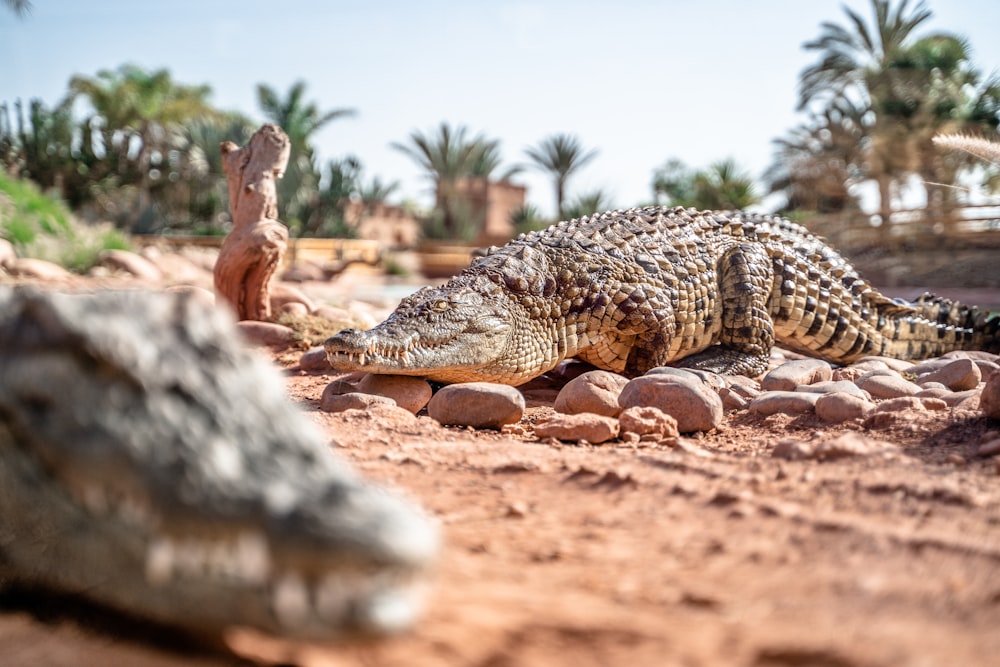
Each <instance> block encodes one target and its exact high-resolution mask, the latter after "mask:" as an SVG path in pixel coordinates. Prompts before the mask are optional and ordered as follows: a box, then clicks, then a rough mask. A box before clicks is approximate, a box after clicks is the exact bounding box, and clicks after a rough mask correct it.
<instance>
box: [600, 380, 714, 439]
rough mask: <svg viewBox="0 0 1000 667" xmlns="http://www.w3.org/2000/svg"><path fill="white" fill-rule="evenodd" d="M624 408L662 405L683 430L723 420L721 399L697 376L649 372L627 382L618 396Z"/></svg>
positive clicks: (701, 428) (702, 428) (705, 428)
mask: <svg viewBox="0 0 1000 667" xmlns="http://www.w3.org/2000/svg"><path fill="white" fill-rule="evenodd" d="M618 405H620V406H621V407H622V409H628V408H632V407H646V406H649V407H654V408H659V409H660V410H662V411H663V412H665V413H666V414H668V415H671V416H672V417H673V418H674V419H676V420H677V430H679V431H680V432H681V433H691V432H693V431H709V430H711V429H713V428H718V426H719V425H720V424H721V423H722V418H723V410H722V399H721V398H719V396H718V394H716V393H715V392H714V391H712V390H711V389H710V388H709V387H707V386H705V385H704V384H703V383H702V382H701V381H700V380H698V379H690V378H687V377H684V376H682V375H676V374H670V373H650V374H647V375H644V376H642V377H638V378H635V379H634V380H632V381H630V382H629V383H628V384H626V385H625V388H624V389H622V393H621V395H619V397H618Z"/></svg>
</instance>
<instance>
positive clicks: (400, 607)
mask: <svg viewBox="0 0 1000 667" xmlns="http://www.w3.org/2000/svg"><path fill="white" fill-rule="evenodd" d="M237 339H238V333H237V332H236V331H235V328H234V327H233V326H232V324H231V322H230V321H229V320H228V317H227V316H225V315H224V314H223V313H221V312H220V311H218V310H216V309H214V308H211V307H208V306H205V305H204V304H201V303H199V302H198V301H197V300H196V299H194V298H192V297H189V296H187V297H186V296H180V295H166V294H142V293H138V292H132V293H104V294H100V295H89V296H88V295H65V294H44V293H41V292H37V291H34V290H23V289H17V290H3V289H0V581H3V580H4V579H14V580H22V581H25V582H26V583H30V584H32V585H40V586H43V587H46V588H49V589H54V590H56V591H64V592H68V593H75V594H81V595H84V596H87V597H89V598H91V599H93V600H95V601H97V602H100V603H102V604H106V605H109V606H111V607H115V608H118V609H119V610H122V611H125V612H126V613H130V614H133V615H136V616H140V617H145V618H148V619H152V620H155V621H159V622H163V623H167V624H170V625H174V626H180V627H183V628H185V629H187V630H189V631H192V632H196V633H199V634H205V633H207V634H213V635H219V634H224V633H225V632H226V631H227V630H228V629H229V628H233V627H245V628H251V629H254V630H257V631H261V632H264V633H266V634H271V635H275V636H282V637H293V638H305V639H312V640H327V639H340V638H355V637H359V636H369V635H377V634H382V633H387V632H393V631H396V630H399V629H401V628H404V627H406V626H407V625H408V624H409V623H410V622H411V621H412V620H413V618H414V615H415V614H416V613H417V610H418V608H419V602H420V591H421V589H422V588H423V586H424V585H425V583H424V582H425V577H424V576H423V575H424V574H425V572H426V570H427V568H428V565H429V564H430V562H431V561H432V559H433V558H434V556H435V553H436V550H437V548H438V534H437V528H436V526H435V524H434V523H433V522H432V521H431V520H430V519H429V518H428V517H427V516H425V515H424V514H423V513H422V512H421V511H420V510H419V509H418V508H416V507H415V506H414V505H412V504H411V503H409V502H408V501H406V500H404V499H402V498H401V497H399V496H397V495H394V494H391V493H389V492H387V491H385V490H382V489H379V488H376V487H373V486H370V485H368V484H366V483H364V482H362V481H361V480H360V479H359V478H358V477H357V476H356V475H355V474H354V473H353V472H351V471H350V470H349V469H348V468H347V467H346V466H345V465H344V464H343V463H341V462H340V461H339V460H338V459H337V458H336V457H335V456H334V454H333V453H332V452H331V448H330V443H329V442H327V441H326V440H325V439H324V438H323V437H322V435H321V434H320V433H319V431H318V430H317V429H315V428H314V426H313V424H312V423H311V421H310V420H309V419H308V418H306V417H305V415H303V414H301V413H300V412H299V411H298V410H297V409H296V408H295V407H294V406H292V405H291V404H290V403H289V402H288V401H287V400H286V398H285V395H284V385H283V382H282V379H281V377H280V376H279V375H278V374H277V373H276V372H275V371H274V369H273V368H271V367H270V365H269V364H268V363H267V362H266V361H264V360H263V359H261V358H258V356H257V355H254V354H251V353H250V352H248V351H246V350H245V349H244V348H243V347H242V346H241V345H240V344H239V343H238V340H237Z"/></svg>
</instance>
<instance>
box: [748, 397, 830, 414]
mask: <svg viewBox="0 0 1000 667" xmlns="http://www.w3.org/2000/svg"><path fill="white" fill-rule="evenodd" d="M819 397H820V394H817V393H814V392H807V391H765V392H763V393H762V394H761V395H760V396H758V397H757V398H755V399H753V401H751V402H750V407H749V410H750V412H752V413H754V414H757V415H764V416H767V415H775V414H778V413H781V414H785V415H802V414H807V413H809V412H812V411H813V410H814V409H815V408H816V401H817V400H819Z"/></svg>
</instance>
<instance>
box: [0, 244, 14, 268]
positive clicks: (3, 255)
mask: <svg viewBox="0 0 1000 667" xmlns="http://www.w3.org/2000/svg"><path fill="white" fill-rule="evenodd" d="M16 259H17V253H15V252H14V244H13V243H11V242H10V241H8V240H7V239H0V266H7V264H9V263H11V262H13V261H14V260H16Z"/></svg>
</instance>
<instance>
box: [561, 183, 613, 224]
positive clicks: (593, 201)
mask: <svg viewBox="0 0 1000 667" xmlns="http://www.w3.org/2000/svg"><path fill="white" fill-rule="evenodd" d="M611 208H612V204H611V198H610V197H609V196H608V194H607V193H606V192H605V191H604V190H594V191H592V192H587V193H585V194H582V195H580V196H578V197H576V198H575V199H573V201H572V202H570V204H569V206H567V207H566V210H565V212H564V213H563V215H562V216H561V217H562V218H563V219H567V220H572V219H573V218H582V217H584V216H586V215H593V214H595V213H601V212H603V211H607V210H609V209H611Z"/></svg>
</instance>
